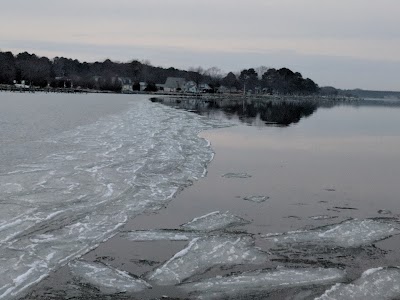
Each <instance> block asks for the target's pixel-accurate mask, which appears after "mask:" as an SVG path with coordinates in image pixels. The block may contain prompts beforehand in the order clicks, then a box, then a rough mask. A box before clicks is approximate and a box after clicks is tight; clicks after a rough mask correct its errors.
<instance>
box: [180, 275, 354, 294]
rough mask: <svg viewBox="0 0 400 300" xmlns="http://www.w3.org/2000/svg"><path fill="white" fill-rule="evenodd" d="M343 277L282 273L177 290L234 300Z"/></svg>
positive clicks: (207, 281) (223, 279)
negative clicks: (253, 294)
mask: <svg viewBox="0 0 400 300" xmlns="http://www.w3.org/2000/svg"><path fill="white" fill-rule="evenodd" d="M345 276H346V273H345V272H344V271H342V270H338V269H322V268H318V269H281V270H276V271H259V272H249V273H244V274H241V275H235V276H228V277H217V278H211V279H204V280H201V281H199V282H194V283H186V284H182V285H181V286H180V288H181V289H183V290H184V291H186V292H187V293H189V294H191V295H193V296H195V297H196V298H198V299H221V298H223V299H225V298H226V297H230V298H232V299H236V297H238V296H240V295H246V296H249V295H251V294H252V293H260V292H261V293H267V292H271V291H274V290H279V289H288V288H293V287H305V286H311V285H328V284H333V283H337V282H340V281H343V279H344V278H345Z"/></svg>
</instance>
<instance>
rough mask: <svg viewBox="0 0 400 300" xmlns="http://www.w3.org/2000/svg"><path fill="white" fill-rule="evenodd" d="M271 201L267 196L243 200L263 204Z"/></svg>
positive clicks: (250, 197)
mask: <svg viewBox="0 0 400 300" xmlns="http://www.w3.org/2000/svg"><path fill="white" fill-rule="evenodd" d="M268 199H269V197H267V196H249V197H244V198H243V200H246V201H251V202H255V203H262V202H265V201H267V200H268Z"/></svg>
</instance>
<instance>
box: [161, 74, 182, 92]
mask: <svg viewBox="0 0 400 300" xmlns="http://www.w3.org/2000/svg"><path fill="white" fill-rule="evenodd" d="M185 84H186V79H185V78H181V77H168V78H167V80H166V81H165V84H164V91H165V92H179V91H183V89H184V88H185Z"/></svg>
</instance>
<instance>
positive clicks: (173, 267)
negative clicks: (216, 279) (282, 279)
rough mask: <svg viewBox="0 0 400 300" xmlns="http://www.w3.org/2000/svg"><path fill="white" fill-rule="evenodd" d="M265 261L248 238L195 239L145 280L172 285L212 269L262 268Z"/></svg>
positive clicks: (215, 237) (264, 257)
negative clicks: (243, 265)
mask: <svg viewBox="0 0 400 300" xmlns="http://www.w3.org/2000/svg"><path fill="white" fill-rule="evenodd" d="M266 260H267V254H266V253H264V252H261V251H260V250H258V249H257V248H255V247H254V241H253V239H252V238H251V237H249V236H240V235H238V236H213V237H205V238H197V239H194V240H193V241H191V242H190V244H189V245H188V246H187V247H186V248H185V249H183V250H182V251H180V252H178V253H177V254H175V256H174V257H172V258H171V259H170V260H168V261H167V262H166V263H165V264H164V265H163V266H161V267H160V268H157V269H156V270H154V271H153V272H151V273H149V274H148V276H147V278H148V280H149V281H150V282H154V283H155V284H157V285H173V284H177V283H180V282H182V281H184V280H185V279H187V278H190V277H191V276H193V275H195V274H199V273H202V272H204V271H206V270H207V269H209V268H211V267H214V266H218V265H222V266H231V265H239V264H261V263H264V262H265V261H266Z"/></svg>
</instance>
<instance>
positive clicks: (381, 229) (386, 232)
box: [264, 219, 400, 248]
mask: <svg viewBox="0 0 400 300" xmlns="http://www.w3.org/2000/svg"><path fill="white" fill-rule="evenodd" d="M399 228H400V226H399V224H397V223H396V222H395V221H394V220H391V219H387V220H385V219H365V220H355V219H354V220H348V221H344V222H342V223H339V224H334V225H329V226H324V227H319V228H315V229H313V230H308V231H294V232H288V233H284V234H268V235H264V237H265V238H266V239H268V240H270V241H273V242H274V243H276V244H277V245H283V246H284V245H288V244H291V245H324V246H330V247H344V248H354V247H360V246H363V245H369V244H373V243H374V242H376V241H379V240H382V239H385V238H388V237H390V236H392V235H395V234H399V233H400V229H399Z"/></svg>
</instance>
